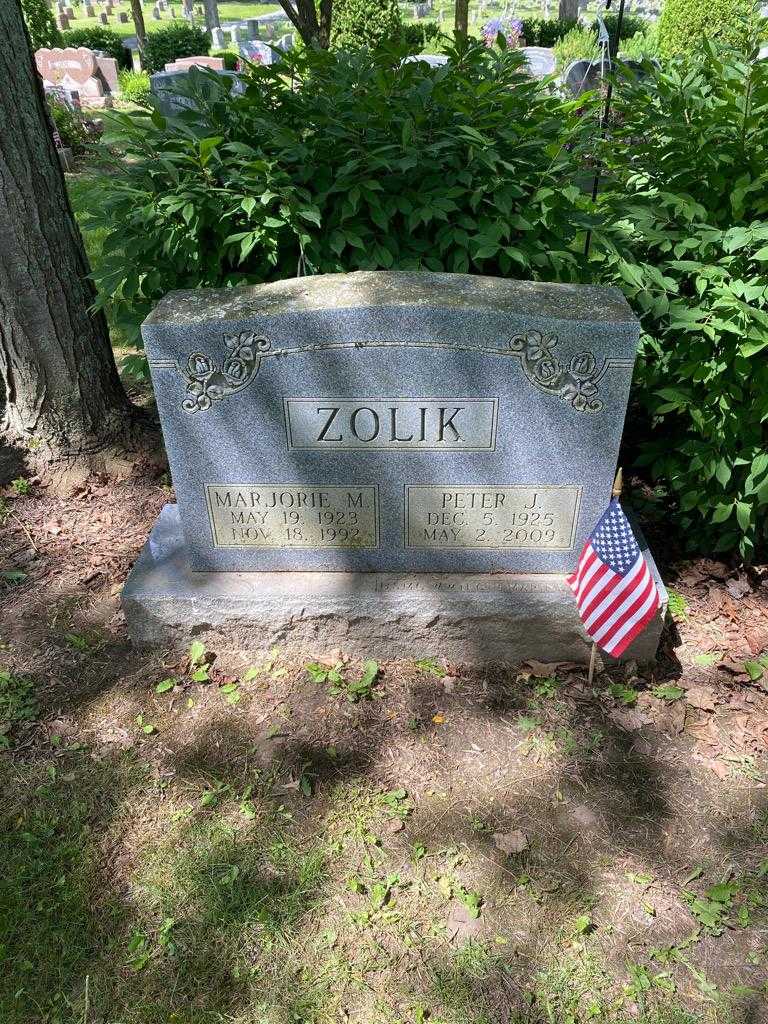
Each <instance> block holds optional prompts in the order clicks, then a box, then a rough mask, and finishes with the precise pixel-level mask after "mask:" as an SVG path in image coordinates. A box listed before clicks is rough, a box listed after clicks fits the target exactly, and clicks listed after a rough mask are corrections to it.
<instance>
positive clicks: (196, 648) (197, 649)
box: [189, 640, 205, 665]
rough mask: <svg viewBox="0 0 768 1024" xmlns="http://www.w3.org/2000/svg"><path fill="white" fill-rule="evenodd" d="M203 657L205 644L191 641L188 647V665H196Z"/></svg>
mask: <svg viewBox="0 0 768 1024" xmlns="http://www.w3.org/2000/svg"><path fill="white" fill-rule="evenodd" d="M204 655H205V644H204V643H202V642H201V641H200V640H193V641H192V643H191V644H190V647H189V664H190V665H197V664H198V663H199V662H200V661H202V659H203V657H204Z"/></svg>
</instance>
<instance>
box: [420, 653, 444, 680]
mask: <svg viewBox="0 0 768 1024" xmlns="http://www.w3.org/2000/svg"><path fill="white" fill-rule="evenodd" d="M414 665H415V666H416V668H417V670H418V671H419V672H421V673H423V674H424V675H430V676H437V677H438V679H442V677H443V676H444V675H445V672H444V671H443V667H442V665H441V664H440V662H439V661H438V660H437V658H418V659H417V660H416V661H415V662H414Z"/></svg>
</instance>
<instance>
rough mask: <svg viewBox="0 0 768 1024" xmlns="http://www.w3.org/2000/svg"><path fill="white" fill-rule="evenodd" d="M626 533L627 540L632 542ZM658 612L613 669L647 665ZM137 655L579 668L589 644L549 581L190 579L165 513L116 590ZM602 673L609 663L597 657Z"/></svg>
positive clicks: (470, 577)
mask: <svg viewBox="0 0 768 1024" xmlns="http://www.w3.org/2000/svg"><path fill="white" fill-rule="evenodd" d="M636 532H637V531H636ZM638 542H639V543H640V546H641V548H642V550H643V553H644V555H645V557H646V559H647V561H648V563H649V565H650V567H651V570H652V572H653V574H654V576H655V578H656V585H657V587H658V589H659V594H660V596H661V599H662V602H663V605H662V610H661V614H660V615H658V616H657V617H656V618H655V619H654V620H653V621H652V622H651V624H650V625H649V626H648V628H647V629H646V630H645V631H644V632H643V633H642V634H641V635H640V636H639V637H638V638H637V639H636V640H635V641H634V643H633V644H632V645H631V646H630V647H629V648H628V649H627V650H626V651H625V653H624V655H623V657H622V659H621V660H622V661H629V660H635V661H638V662H643V661H650V660H652V659H653V658H654V657H655V655H656V649H657V647H658V643H659V637H660V635H661V629H662V623H663V619H664V614H665V612H666V606H667V593H666V590H665V589H664V585H663V583H662V582H661V579H660V577H659V575H658V571H657V569H656V566H655V563H654V562H653V559H652V557H651V555H650V553H649V551H648V550H647V547H646V546H645V543H644V541H643V538H642V536H641V535H639V533H638ZM122 601H123V611H124V613H125V617H126V621H127V624H128V630H129V633H130V636H131V639H132V640H133V642H134V644H135V645H136V646H137V647H143V648H149V647H157V646H162V647H178V648H179V649H183V648H186V647H187V646H188V645H189V642H190V640H191V639H192V638H193V637H194V638H197V639H200V640H203V641H204V642H205V644H206V646H207V647H209V649H212V650H220V651H223V650H230V651H234V650H237V651H261V650H267V649H268V648H270V647H272V646H273V645H279V646H280V648H281V650H282V651H283V652H284V653H286V654H288V655H291V656H306V657H310V658H316V657H320V656H322V655H323V654H325V653H327V652H328V651H331V650H333V649H335V648H341V650H343V651H344V652H345V653H347V654H350V655H359V656H364V657H367V658H375V659H377V660H380V661H385V660H388V659H395V658H419V657H424V656H426V655H436V656H439V657H443V658H447V659H449V660H450V661H454V662H458V663H462V664H479V663H483V662H509V663H512V664H519V663H520V662H523V661H525V660H526V659H527V658H535V659H536V660H538V661H544V662H555V661H573V662H578V663H584V664H586V663H587V662H588V661H589V653H590V641H589V639H588V638H587V636H586V634H585V633H584V630H583V627H582V624H581V621H580V620H579V617H578V614H577V611H576V602H575V601H574V599H573V595H572V594H571V592H570V590H569V589H568V586H567V584H566V582H565V575H564V574H560V573H510V572H503V573H410V574H408V573H393V572H369V573H364V572H306V571H302V572H221V571H219V572H193V571H191V569H190V568H189V565H188V561H187V558H186V555H185V542H184V537H183V534H182V530H181V525H180V522H179V516H178V510H177V507H176V506H175V505H166V506H165V508H164V509H163V511H162V512H161V514H160V517H159V519H158V521H157V523H156V524H155V526H154V528H153V530H152V533H151V534H150V537H149V540H148V541H147V543H146V544H145V546H144V548H143V550H142V552H141V555H140V556H139V559H138V560H137V562H136V564H135V566H134V568H133V570H132V571H131V574H130V576H129V578H128V582H127V583H126V586H125V589H124V590H123V597H122ZM603 660H604V661H605V662H613V660H614V659H612V658H608V657H607V655H604V656H603Z"/></svg>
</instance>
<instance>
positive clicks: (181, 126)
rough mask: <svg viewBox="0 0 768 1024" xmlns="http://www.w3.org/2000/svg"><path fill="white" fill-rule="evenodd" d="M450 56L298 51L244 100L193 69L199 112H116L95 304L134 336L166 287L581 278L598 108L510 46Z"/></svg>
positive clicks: (190, 84)
mask: <svg viewBox="0 0 768 1024" xmlns="http://www.w3.org/2000/svg"><path fill="white" fill-rule="evenodd" d="M449 54H450V57H451V60H450V63H449V64H447V65H446V66H445V67H442V68H439V69H434V68H431V67H429V66H428V65H427V64H426V63H424V62H421V61H418V62H414V63H407V64H402V65H401V62H400V60H401V55H399V54H393V55H390V56H388V55H386V54H384V53H382V52H381V51H367V50H366V51H356V50H353V51H346V50H330V51H316V50H306V51H305V52H303V53H298V54H297V53H294V52H293V51H292V52H290V53H288V54H286V55H285V56H284V59H283V60H282V61H281V64H280V65H279V66H278V67H257V68H256V69H255V70H254V71H253V72H252V80H251V85H250V86H249V88H248V90H247V93H246V94H245V95H242V96H230V95H229V84H228V83H222V82H221V80H220V79H219V78H218V77H217V76H216V75H214V74H212V73H210V72H207V71H204V70H202V69H200V70H198V69H192V71H190V73H189V75H188V76H187V80H186V83H185V85H186V88H188V90H189V92H190V94H192V95H194V96H195V97H196V102H197V103H198V105H199V110H197V111H193V110H188V111H185V112H184V113H183V114H182V115H179V116H178V117H177V118H174V119H168V120H167V121H166V120H164V119H161V118H158V117H157V116H155V117H153V118H152V119H150V118H148V117H147V116H142V115H141V114H130V115H129V114H118V115H115V116H116V117H117V118H118V119H119V120H120V122H121V125H122V126H123V136H124V137H126V139H127V145H128V151H129V156H130V159H129V161H128V162H127V164H126V174H127V177H126V179H124V180H119V179H114V180H113V181H112V182H111V190H112V192H111V196H110V198H109V201H108V202H106V203H105V214H104V217H103V219H102V220H101V221H99V220H97V221H95V224H99V226H103V227H105V228H107V229H108V232H109V233H108V236H107V238H106V239H105V242H104V247H103V251H104V256H103V258H102V260H101V263H100V266H99V268H98V270H97V272H96V277H97V280H98V283H99V287H100V291H101V300H102V301H104V300H106V299H107V298H112V299H114V301H115V303H116V304H117V305H118V306H120V307H122V309H121V312H120V319H121V322H123V323H126V324H128V322H129V319H130V322H131V323H132V324H133V328H134V330H133V336H134V337H135V336H136V333H137V332H136V330H135V325H136V324H137V323H138V322H140V321H141V319H142V318H143V316H144V315H146V312H147V310H148V309H149V307H150V306H151V305H152V303H154V302H156V301H157V300H158V299H159V298H160V297H161V296H162V295H164V294H165V293H166V292H168V291H170V290H171V289H174V288H195V287H198V286H225V285H230V284H237V283H241V282H260V281H271V280H278V279H280V278H290V277H294V276H296V274H297V270H302V271H304V272H306V273H312V274H321V273H333V272H339V271H351V270H360V269H366V270H375V269H403V270H413V269H426V270H448V271H458V272H476V273H485V274H496V275H506V276H512V277H521V278H528V279H533V280H576V279H578V278H579V276H580V275H581V274H582V273H583V267H582V264H581V249H582V247H583V243H581V244H579V245H576V244H575V241H576V239H579V238H580V237H581V235H582V232H583V230H584V227H585V223H586V220H585V214H584V212H583V206H584V204H585V202H586V200H585V198H584V196H583V195H582V193H581V192H580V190H579V189H578V188H576V187H574V185H573V183H572V180H573V161H574V160H576V158H577V154H578V151H579V147H580V146H581V145H582V140H591V139H592V137H593V135H594V118H588V117H583V118H579V117H578V116H577V107H576V104H565V105H564V104H562V103H561V101H560V100H559V99H558V98H557V97H556V96H553V95H550V93H549V92H548V91H547V90H546V89H544V88H542V86H541V85H540V83H538V82H537V81H535V80H533V79H531V78H530V77H529V76H528V75H527V74H525V73H524V71H523V70H522V68H523V65H524V61H523V57H522V55H521V54H520V52H519V51H518V50H513V49H508V50H498V49H496V48H494V49H492V50H491V49H486V47H484V46H483V45H474V46H470V47H468V48H462V49H461V50H452V51H449ZM292 82H293V87H292V85H291V83H292ZM590 144H591V143H590ZM160 157H161V158H162V159H160ZM95 224H94V226H95ZM117 247H120V249H121V250H122V251H121V252H114V251H113V250H114V249H115V248H117Z"/></svg>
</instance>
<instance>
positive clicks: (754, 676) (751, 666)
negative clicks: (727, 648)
mask: <svg viewBox="0 0 768 1024" xmlns="http://www.w3.org/2000/svg"><path fill="white" fill-rule="evenodd" d="M744 669H745V671H746V672H747V674H748V675H749V678H750V679H751V680H752V682H753V683H756V682H757V681H758V680H759V679H762V678H763V673H764V672H765V665H762V664H761V663H760V662H759V661H745V662H744Z"/></svg>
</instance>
